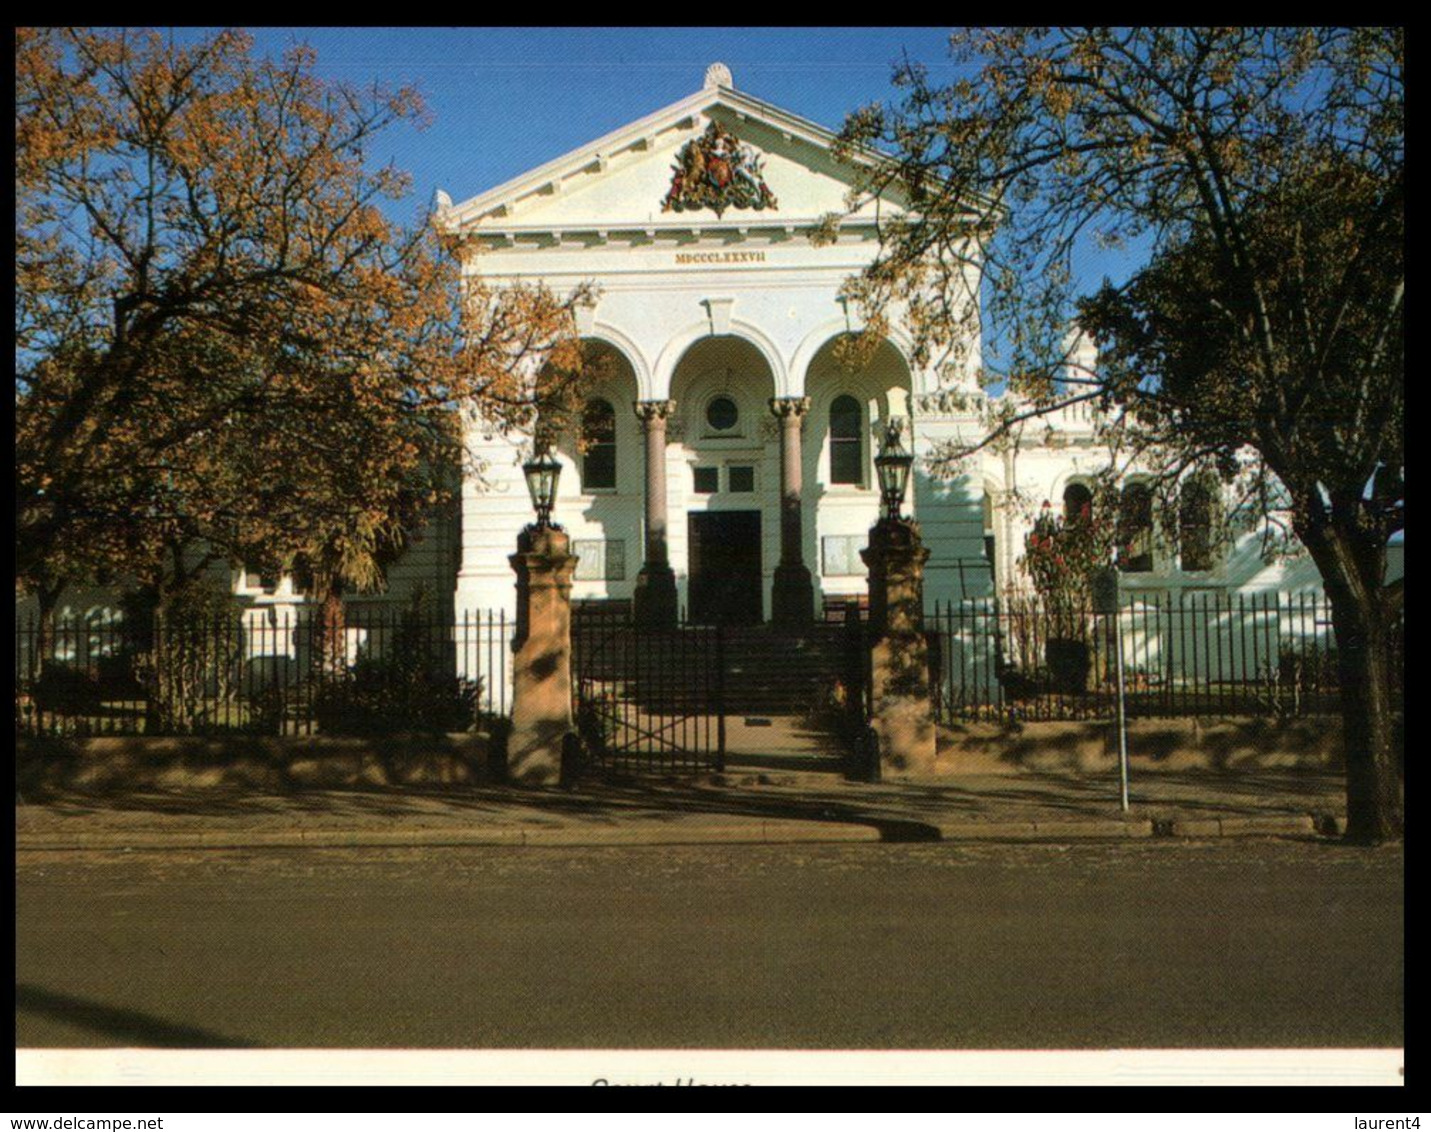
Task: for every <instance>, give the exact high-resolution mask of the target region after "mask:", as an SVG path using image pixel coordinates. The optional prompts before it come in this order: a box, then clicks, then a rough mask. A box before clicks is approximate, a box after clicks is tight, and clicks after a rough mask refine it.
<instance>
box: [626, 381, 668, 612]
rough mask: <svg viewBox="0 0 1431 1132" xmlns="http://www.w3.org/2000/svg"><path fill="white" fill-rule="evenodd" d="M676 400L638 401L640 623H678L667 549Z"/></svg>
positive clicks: (637, 607) (638, 581)
mask: <svg viewBox="0 0 1431 1132" xmlns="http://www.w3.org/2000/svg"><path fill="white" fill-rule="evenodd" d="M675 407H676V403H675V402H674V401H637V402H636V404H635V409H636V416H637V417H638V418H639V419H640V421H641V428H642V430H643V431H644V432H645V434H646V561H645V562H644V563H643V564H642V566H641V572H640V573H639V574H637V575H636V595H635V614H636V620H637V622H638V623H639V624H642V625H648V626H651V627H654V628H665V629H672V628H675V625H676V575H675V573H674V572H673V571H672V570H671V561H670V557H669V554H668V551H667V549H666V419H667V418H668V417H669V416H670V415H671V413H672V412H673V411H674V409H675Z"/></svg>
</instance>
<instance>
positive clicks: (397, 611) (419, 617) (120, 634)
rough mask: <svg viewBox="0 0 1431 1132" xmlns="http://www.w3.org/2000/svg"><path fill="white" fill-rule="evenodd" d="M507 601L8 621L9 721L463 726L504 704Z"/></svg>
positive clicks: (61, 725) (123, 731)
mask: <svg viewBox="0 0 1431 1132" xmlns="http://www.w3.org/2000/svg"><path fill="white" fill-rule="evenodd" d="M513 630H514V625H513V623H512V620H511V618H509V617H508V616H507V615H506V614H505V613H495V614H494V613H488V612H480V611H476V610H473V611H468V612H464V613H462V614H460V615H456V616H454V615H451V614H448V615H446V616H441V615H434V614H431V613H424V612H422V611H415V610H413V609H410V608H408V609H404V608H402V607H398V606H392V605H386V606H384V605H376V604H370V605H367V606H359V605H352V606H349V607H347V608H346V609H345V610H344V612H343V615H342V617H341V618H336V619H330V620H327V621H325V619H324V618H323V617H322V615H321V613H320V611H319V610H317V609H315V608H313V607H307V606H288V607H275V606H263V605H255V606H246V607H235V608H233V609H232V610H230V611H227V612H225V613H223V614H221V615H215V616H212V617H206V618H203V619H194V618H184V619H182V620H176V619H170V618H165V617H164V616H161V615H155V616H153V617H149V618H142V619H134V618H129V619H126V618H123V617H120V616H118V615H110V614H107V613H106V614H101V615H96V616H89V617H57V618H55V619H54V620H53V621H52V622H49V623H46V622H42V621H41V619H40V618H39V617H38V616H28V617H22V618H19V619H17V624H16V632H15V727H16V731H17V732H18V733H21V734H29V735H134V734H151V735H191V734H221V733H226V732H238V733H250V734H267V735H313V734H333V735H343V734H374V733H383V732H396V731H413V730H418V731H434V732H436V731H466V730H470V729H471V728H473V727H475V726H478V725H479V724H480V723H481V721H482V719H483V718H484V717H489V716H501V715H506V714H507V713H508V712H509V711H510V708H511V690H510V689H511V655H512V653H511V640H512V635H513Z"/></svg>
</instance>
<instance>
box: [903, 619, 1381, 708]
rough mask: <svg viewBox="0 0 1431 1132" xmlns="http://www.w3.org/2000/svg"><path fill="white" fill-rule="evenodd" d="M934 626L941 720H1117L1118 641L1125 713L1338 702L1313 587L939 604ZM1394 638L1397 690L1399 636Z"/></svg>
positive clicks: (1326, 625)
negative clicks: (1097, 604)
mask: <svg viewBox="0 0 1431 1132" xmlns="http://www.w3.org/2000/svg"><path fill="white" fill-rule="evenodd" d="M926 629H927V630H928V632H929V635H930V644H931V646H932V647H931V650H930V651H931V662H930V666H931V677H932V679H931V685H932V695H933V700H934V708H935V714H936V716H937V718H938V719H939V720H940V721H941V722H945V723H949V722H955V721H960V720H1029V721H1036V720H1077V719H1107V718H1111V717H1112V716H1113V714H1114V713H1115V711H1116V704H1117V680H1116V670H1117V666H1116V661H1115V658H1116V655H1117V654H1116V652H1115V651H1114V650H1115V648H1116V642H1117V641H1118V639H1119V637H1120V636H1121V639H1122V647H1123V664H1124V681H1125V684H1124V686H1125V691H1126V699H1127V710H1128V714H1129V715H1130V716H1163V717H1176V716H1248V715H1252V716H1266V717H1272V718H1291V717H1296V716H1303V715H1317V714H1334V713H1336V712H1337V711H1338V710H1339V702H1338V686H1337V664H1336V637H1335V634H1334V633H1333V629H1332V616H1331V606H1330V603H1329V602H1328V601H1327V600H1326V598H1325V597H1323V596H1321V595H1317V594H1281V593H1253V594H1210V593H1206V592H1202V593H1189V594H1184V595H1180V596H1179V595H1174V594H1166V593H1165V594H1158V595H1147V596H1142V595H1127V594H1125V595H1124V596H1123V600H1122V602H1121V603H1120V610H1119V612H1118V614H1117V615H1116V616H1115V615H1113V614H1099V613H1095V612H1094V611H1093V610H1092V609H1087V608H1084V609H1078V608H1061V609H1049V608H1047V607H1045V606H1044V605H1042V604H1040V603H1039V602H1037V601H1032V600H1027V601H1004V602H1001V601H996V600H987V601H964V602H960V603H951V604H949V605H939V606H937V607H936V609H935V610H934V612H933V613H932V614H931V615H930V617H929V618H928V619H927V621H926ZM1394 640H1395V645H1394V648H1393V656H1392V667H1393V674H1394V681H1395V686H1396V688H1397V694H1398V695H1399V689H1400V684H1401V672H1402V657H1403V652H1404V650H1403V648H1402V646H1401V640H1402V634H1401V632H1399V631H1398V632H1397V633H1396V634H1395V635H1394ZM1398 706H1399V705H1398Z"/></svg>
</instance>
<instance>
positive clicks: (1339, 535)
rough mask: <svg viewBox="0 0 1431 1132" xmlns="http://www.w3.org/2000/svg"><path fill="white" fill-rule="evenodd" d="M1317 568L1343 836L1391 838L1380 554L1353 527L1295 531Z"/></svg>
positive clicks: (1393, 806) (1396, 808)
mask: <svg viewBox="0 0 1431 1132" xmlns="http://www.w3.org/2000/svg"><path fill="white" fill-rule="evenodd" d="M1298 534H1299V536H1300V537H1301V539H1302V542H1303V544H1304V545H1305V546H1306V547H1307V549H1308V550H1309V551H1310V552H1311V554H1312V558H1313V560H1314V561H1315V562H1316V564H1317V568H1318V569H1319V570H1320V572H1321V575H1322V583H1323V585H1324V586H1325V588H1326V592H1327V597H1328V599H1329V600H1330V601H1331V606H1332V627H1333V628H1334V629H1335V631H1336V638H1337V683H1338V687H1339V691H1340V697H1341V707H1342V746H1343V752H1344V753H1343V759H1344V762H1345V767H1346V786H1347V830H1346V839H1347V840H1348V841H1351V842H1355V843H1357V844H1363V845H1368V844H1376V843H1379V842H1383V841H1399V840H1401V839H1402V837H1403V836H1405V830H1406V815H1405V808H1404V806H1405V803H1404V798H1403V791H1402V782H1401V772H1400V767H1399V766H1398V762H1397V758H1396V752H1395V750H1394V749H1393V744H1392V723H1393V720H1392V709H1391V677H1392V673H1391V658H1390V655H1389V648H1390V644H1391V633H1390V629H1391V624H1390V617H1389V615H1388V610H1387V608H1386V604H1387V603H1385V602H1384V601H1383V600H1382V599H1383V596H1384V593H1383V586H1382V578H1381V572H1382V570H1383V569H1384V562H1385V559H1384V556H1383V555H1382V554H1379V553H1376V554H1373V553H1365V552H1367V551H1370V550H1373V549H1375V548H1372V547H1369V546H1364V545H1363V546H1358V545H1357V539H1356V535H1355V533H1354V529H1353V530H1352V531H1348V530H1345V529H1338V528H1335V527H1332V526H1331V525H1325V526H1319V527H1313V528H1310V529H1306V530H1302V531H1299V532H1298Z"/></svg>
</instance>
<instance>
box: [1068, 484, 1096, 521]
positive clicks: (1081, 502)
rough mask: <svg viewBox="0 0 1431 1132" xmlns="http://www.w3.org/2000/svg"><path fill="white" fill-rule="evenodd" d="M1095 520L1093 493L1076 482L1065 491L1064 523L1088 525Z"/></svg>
mask: <svg viewBox="0 0 1431 1132" xmlns="http://www.w3.org/2000/svg"><path fill="white" fill-rule="evenodd" d="M1092 518H1093V492H1091V491H1090V490H1088V485H1087V484H1086V483H1078V482H1077V481H1076V480H1075V481H1074V482H1073V483H1071V484H1069V485H1068V486H1067V487H1066V488H1064V489H1063V521H1064V522H1065V523H1086V522H1089V521H1091V520H1092Z"/></svg>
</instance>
